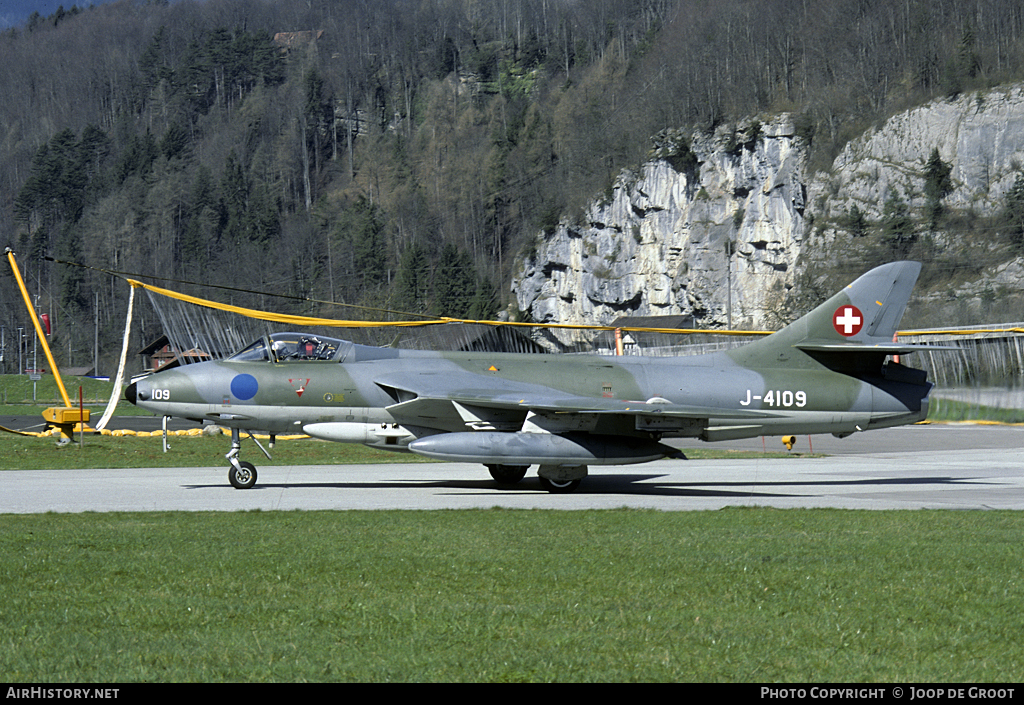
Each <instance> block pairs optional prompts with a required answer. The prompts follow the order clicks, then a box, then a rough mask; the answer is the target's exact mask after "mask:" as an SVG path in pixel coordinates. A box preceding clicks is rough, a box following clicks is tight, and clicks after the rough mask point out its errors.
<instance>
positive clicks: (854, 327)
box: [746, 262, 922, 367]
mask: <svg viewBox="0 0 1024 705" xmlns="http://www.w3.org/2000/svg"><path fill="white" fill-rule="evenodd" d="M920 273H921V263H920V262H892V263H891V264H883V265H882V266H880V267H876V268H875V269H872V270H871V271H870V272H868V273H866V274H864V275H862V276H861V277H859V278H858V279H857V280H856V281H854V282H853V283H852V284H850V285H849V286H847V287H846V288H845V289H843V290H842V291H840V292H839V293H838V294H836V295H835V296H833V297H832V298H830V299H829V300H828V301H826V302H825V303H823V304H821V305H820V306H818V307H817V308H816V309H814V310H813V311H811V312H810V313H808V314H807V315H806V316H804V317H803V318H800V319H799V320H797V321H795V322H793V323H791V324H790V325H788V326H786V327H785V328H783V329H782V330H780V331H779V332H778V333H774V334H773V335H770V336H768V337H767V338H764V339H763V340H759V341H757V342H756V343H753V344H752V345H749V346H747V348H746V350H747V351H749V354H752V355H756V356H758V357H759V358H761V359H760V361H761V362H764V361H765V354H766V353H768V354H771V355H772V357H773V358H774V359H785V358H784V357H783V355H784V354H785V351H786V350H789V349H792V348H797V349H799V350H803V351H804V352H806V353H808V354H809V355H811V356H812V357H815V358H818V359H819V360H820V359H821V357H822V356H828V357H829V358H834V354H837V353H838V354H843V353H874V354H875V355H877V356H878V358H879V360H878V361H879V362H881V359H880V358H883V357H884V356H885V355H890V354H899V353H905V352H913V351H914V350H920V349H922V346H914V345H908V344H906V343H903V344H900V343H895V342H893V337H894V336H895V333H896V330H897V328H896V327H897V326H898V325H899V322H900V319H901V318H903V312H904V311H905V310H906V308H907V303H908V302H909V301H910V294H911V292H912V291H913V289H914V284H915V283H917V277H918V275H919V274H920ZM826 364H828V366H829V367H834V366H835V360H834V359H832V360H831V362H830V363H826Z"/></svg>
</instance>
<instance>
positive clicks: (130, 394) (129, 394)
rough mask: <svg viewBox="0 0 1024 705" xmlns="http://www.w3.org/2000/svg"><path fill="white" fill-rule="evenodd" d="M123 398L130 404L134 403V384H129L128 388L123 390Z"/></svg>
mask: <svg viewBox="0 0 1024 705" xmlns="http://www.w3.org/2000/svg"><path fill="white" fill-rule="evenodd" d="M124 398H125V399H127V400H128V401H130V402H131V403H132V404H134V403H135V384H134V383H133V384H129V385H128V388H127V389H125V390H124Z"/></svg>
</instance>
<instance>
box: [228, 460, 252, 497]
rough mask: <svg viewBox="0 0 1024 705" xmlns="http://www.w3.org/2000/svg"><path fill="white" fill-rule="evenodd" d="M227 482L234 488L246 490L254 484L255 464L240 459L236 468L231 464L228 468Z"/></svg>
mask: <svg viewBox="0 0 1024 705" xmlns="http://www.w3.org/2000/svg"><path fill="white" fill-rule="evenodd" d="M228 482H230V483H231V486H232V487H234V488H235V489H236V490H247V489H249V488H250V487H252V486H253V485H255V484H256V466H255V465H253V464H252V463H247V462H246V461H244V460H242V461H240V462H239V463H238V467H237V468H236V467H235V466H234V465H232V466H231V467H230V468H229V469H228Z"/></svg>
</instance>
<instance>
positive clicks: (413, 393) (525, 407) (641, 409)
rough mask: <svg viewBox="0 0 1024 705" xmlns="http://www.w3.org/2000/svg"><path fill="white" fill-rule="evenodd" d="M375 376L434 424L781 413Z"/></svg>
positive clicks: (442, 378)
mask: <svg viewBox="0 0 1024 705" xmlns="http://www.w3.org/2000/svg"><path fill="white" fill-rule="evenodd" d="M487 381H488V382H490V381H491V380H487ZM375 382H376V383H377V384H378V385H379V386H380V387H382V388H383V389H385V390H387V391H388V392H389V394H391V396H392V397H393V398H395V399H396V400H397V403H396V404H393V405H391V406H388V407H387V410H388V412H389V413H391V415H392V416H394V417H395V418H396V419H398V420H400V421H402V422H403V423H410V424H418V425H431V422H436V421H438V420H441V419H445V418H447V419H449V420H451V419H457V418H461V420H462V422H464V423H466V425H471V426H478V427H481V428H483V427H493V428H508V429H512V428H515V427H518V426H519V425H521V423H522V415H523V414H524V413H525V412H534V413H538V414H554V415H602V416H604V415H620V416H629V417H645V418H648V419H652V420H653V419H663V420H666V421H667V420H668V419H679V420H682V419H693V420H702V419H709V418H714V419H718V420H729V419H732V420H736V421H751V420H755V419H766V418H774V417H777V414H773V413H770V412H767V411H759V410H746V409H727V408H721V407H708V406H698V405H689V404H673V403H671V402H668V401H667V400H649V401H631V400H624V399H606V398H601V397H581V396H576V395H573V394H568V393H560V392H559V391H558V390H556V389H551V388H549V387H544V386H542V385H536V384H527V383H522V384H516V383H511V382H509V381H508V380H501V379H498V378H495V379H494V380H493V382H494V386H493V387H488V388H482V387H481V386H480V384H481V382H482V380H481V379H480V375H476V374H473V373H465V374H463V375H460V374H456V375H450V374H445V375H422V376H418V375H391V376H388V377H386V378H378V379H376V380H375ZM463 385H464V386H463ZM456 414H457V416H456Z"/></svg>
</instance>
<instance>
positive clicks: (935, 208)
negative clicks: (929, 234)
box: [924, 147, 953, 230]
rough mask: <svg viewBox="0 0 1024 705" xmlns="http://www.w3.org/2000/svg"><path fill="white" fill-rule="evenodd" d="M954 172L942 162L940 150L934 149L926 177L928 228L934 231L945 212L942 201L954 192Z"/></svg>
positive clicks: (929, 159)
mask: <svg viewBox="0 0 1024 705" xmlns="http://www.w3.org/2000/svg"><path fill="white" fill-rule="evenodd" d="M952 170H953V167H952V166H950V165H949V164H947V163H946V162H944V161H942V157H941V156H940V155H939V150H938V148H937V147H936V148H933V149H932V154H931V156H930V157H929V158H928V164H927V165H926V166H925V176H924V195H925V214H926V215H927V216H928V227H929V228H930V229H932V230H935V229H937V228H938V225H939V218H941V217H942V213H943V211H944V209H943V206H942V199H944V198H945V197H946V196H948V195H949V193H950V191H952V190H953V180H952V179H951V178H950V176H949V175H950V173H951V172H952Z"/></svg>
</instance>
